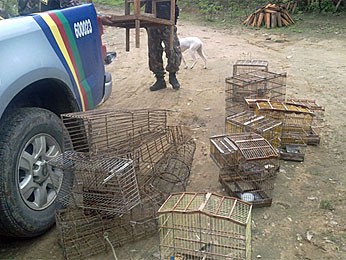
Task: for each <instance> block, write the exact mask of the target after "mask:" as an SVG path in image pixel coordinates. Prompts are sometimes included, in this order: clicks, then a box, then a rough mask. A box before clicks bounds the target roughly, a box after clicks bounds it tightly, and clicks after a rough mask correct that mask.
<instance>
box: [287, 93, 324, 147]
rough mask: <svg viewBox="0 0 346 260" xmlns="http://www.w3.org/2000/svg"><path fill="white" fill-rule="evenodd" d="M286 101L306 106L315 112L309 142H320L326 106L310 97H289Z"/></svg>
mask: <svg viewBox="0 0 346 260" xmlns="http://www.w3.org/2000/svg"><path fill="white" fill-rule="evenodd" d="M286 103H287V104H294V105H298V106H304V107H306V108H308V109H310V110H311V111H312V112H313V113H314V115H315V116H314V117H313V120H312V123H311V130H310V133H308V144H318V143H319V136H320V134H321V129H322V128H323V127H324V112H325V109H324V107H322V106H320V105H318V104H317V101H316V100H310V99H299V98H288V99H287V100H286ZM310 139H311V140H310Z"/></svg>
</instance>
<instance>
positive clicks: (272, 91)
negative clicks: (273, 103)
mask: <svg viewBox="0 0 346 260" xmlns="http://www.w3.org/2000/svg"><path fill="white" fill-rule="evenodd" d="M225 82H226V90H225V101H226V117H227V116H231V115H234V114H237V113H240V112H242V111H244V110H246V109H247V105H246V103H245V98H263V99H273V100H282V101H283V100H285V96H286V73H274V72H269V71H263V70H255V71H252V72H248V73H244V74H240V75H234V76H232V77H228V78H226V79H225Z"/></svg>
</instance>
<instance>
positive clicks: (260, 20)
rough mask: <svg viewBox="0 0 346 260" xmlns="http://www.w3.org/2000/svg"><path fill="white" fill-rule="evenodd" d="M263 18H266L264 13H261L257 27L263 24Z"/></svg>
mask: <svg viewBox="0 0 346 260" xmlns="http://www.w3.org/2000/svg"><path fill="white" fill-rule="evenodd" d="M263 18H264V13H260V14H259V16H258V19H257V27H261V26H262V22H263Z"/></svg>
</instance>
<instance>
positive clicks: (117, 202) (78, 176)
mask: <svg viewBox="0 0 346 260" xmlns="http://www.w3.org/2000/svg"><path fill="white" fill-rule="evenodd" d="M49 164H50V165H54V166H55V167H61V168H62V169H67V168H69V169H70V171H64V174H73V183H71V185H70V186H65V187H62V188H61V189H64V190H62V191H61V193H60V194H59V195H58V200H59V201H60V202H61V203H62V204H64V205H68V204H70V203H73V204H74V205H76V206H78V207H82V208H86V209H92V210H97V211H105V212H107V214H116V215H122V214H124V213H126V212H128V211H129V210H130V209H131V208H133V207H134V206H136V205H138V204H139V203H140V193H139V188H138V183H137V178H136V175H135V171H134V167H133V162H132V160H130V159H123V158H115V157H110V158H107V157H104V158H97V157H93V158H89V157H87V156H85V154H83V153H78V152H71V151H67V152H64V153H62V154H61V155H60V156H58V157H56V158H55V159H53V160H52V161H50V162H49ZM66 165H67V166H66Z"/></svg>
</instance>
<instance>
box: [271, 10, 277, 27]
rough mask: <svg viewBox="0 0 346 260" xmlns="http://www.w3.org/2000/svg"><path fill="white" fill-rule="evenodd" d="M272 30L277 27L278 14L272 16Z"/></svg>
mask: <svg viewBox="0 0 346 260" xmlns="http://www.w3.org/2000/svg"><path fill="white" fill-rule="evenodd" d="M270 27H271V28H275V27H277V13H273V14H271V25H270Z"/></svg>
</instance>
